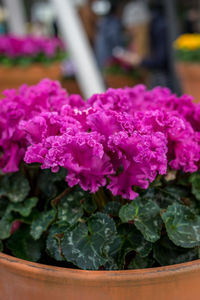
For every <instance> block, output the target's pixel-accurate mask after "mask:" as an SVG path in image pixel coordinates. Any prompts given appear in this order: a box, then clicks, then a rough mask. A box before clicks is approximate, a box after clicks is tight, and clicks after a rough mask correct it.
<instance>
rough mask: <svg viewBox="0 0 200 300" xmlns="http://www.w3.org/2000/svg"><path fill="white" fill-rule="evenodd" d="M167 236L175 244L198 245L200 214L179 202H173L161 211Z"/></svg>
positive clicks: (199, 238) (199, 242)
mask: <svg viewBox="0 0 200 300" xmlns="http://www.w3.org/2000/svg"><path fill="white" fill-rule="evenodd" d="M162 219H163V221H164V223H165V226H166V230H167V234H168V237H169V238H170V240H171V241H172V242H173V243H174V244H175V245H177V246H180V247H184V248H193V247H195V246H199V245H200V216H197V215H195V214H194V212H193V211H192V210H191V209H190V208H188V207H186V206H184V205H180V204H176V203H175V204H173V205H171V206H169V207H168V209H167V211H166V212H165V213H163V215H162Z"/></svg>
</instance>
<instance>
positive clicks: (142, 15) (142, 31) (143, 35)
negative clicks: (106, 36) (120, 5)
mask: <svg viewBox="0 0 200 300" xmlns="http://www.w3.org/2000/svg"><path fill="white" fill-rule="evenodd" d="M122 19H123V25H124V27H125V28H126V30H127V33H128V35H129V37H130V45H129V48H130V50H131V51H135V52H137V53H138V54H139V55H140V56H141V57H145V56H146V55H147V54H148V52H149V23H150V12H149V9H148V6H147V5H146V4H145V3H144V2H143V1H140V0H132V1H129V2H128V3H127V4H126V6H125V8H124V12H123V16H122Z"/></svg>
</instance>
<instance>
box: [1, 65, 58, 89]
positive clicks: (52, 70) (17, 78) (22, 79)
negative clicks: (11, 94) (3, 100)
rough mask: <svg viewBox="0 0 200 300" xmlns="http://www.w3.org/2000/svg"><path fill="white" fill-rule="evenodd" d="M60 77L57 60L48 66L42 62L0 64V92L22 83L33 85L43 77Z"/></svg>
mask: <svg viewBox="0 0 200 300" xmlns="http://www.w3.org/2000/svg"><path fill="white" fill-rule="evenodd" d="M60 77H61V71H60V63H58V62H55V63H52V64H51V65H49V66H45V65H43V64H33V65H31V66H29V67H20V66H15V67H5V66H0V94H1V93H2V91H3V90H5V89H10V88H18V87H19V86H20V85H22V84H24V83H26V84H28V85H33V84H36V83H38V82H39V81H40V80H41V79H43V78H50V79H52V80H59V79H60Z"/></svg>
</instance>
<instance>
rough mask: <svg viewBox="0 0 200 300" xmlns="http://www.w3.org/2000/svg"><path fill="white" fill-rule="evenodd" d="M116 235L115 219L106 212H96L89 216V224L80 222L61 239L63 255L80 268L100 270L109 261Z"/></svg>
mask: <svg viewBox="0 0 200 300" xmlns="http://www.w3.org/2000/svg"><path fill="white" fill-rule="evenodd" d="M116 235H117V232H116V227H115V223H114V221H113V220H112V219H111V218H110V217H109V216H107V215H105V214H102V213H96V214H95V215H93V216H92V217H90V218H89V220H88V226H87V225H86V224H83V223H79V224H78V225H77V226H76V227H75V228H74V229H72V230H69V231H67V232H66V233H65V235H64V238H63V240H62V241H61V247H62V252H63V255H64V256H65V258H66V260H67V261H69V262H72V263H73V264H74V265H76V266H78V267H79V268H82V269H88V270H98V269H99V267H101V266H104V265H105V264H106V263H107V262H108V260H109V253H110V251H111V248H112V247H111V245H112V244H113V242H114V241H115V239H116ZM112 246H113V245H112Z"/></svg>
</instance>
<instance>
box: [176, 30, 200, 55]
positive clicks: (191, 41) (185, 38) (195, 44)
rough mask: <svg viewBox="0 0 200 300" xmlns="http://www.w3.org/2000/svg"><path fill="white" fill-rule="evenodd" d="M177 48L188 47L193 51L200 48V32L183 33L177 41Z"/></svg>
mask: <svg viewBox="0 0 200 300" xmlns="http://www.w3.org/2000/svg"><path fill="white" fill-rule="evenodd" d="M175 48H176V49H178V50H184V49H188V50H191V51H192V50H196V49H200V34H199V33H193V34H190V33H187V34H182V35H181V36H179V38H178V39H177V40H176V41H175Z"/></svg>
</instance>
